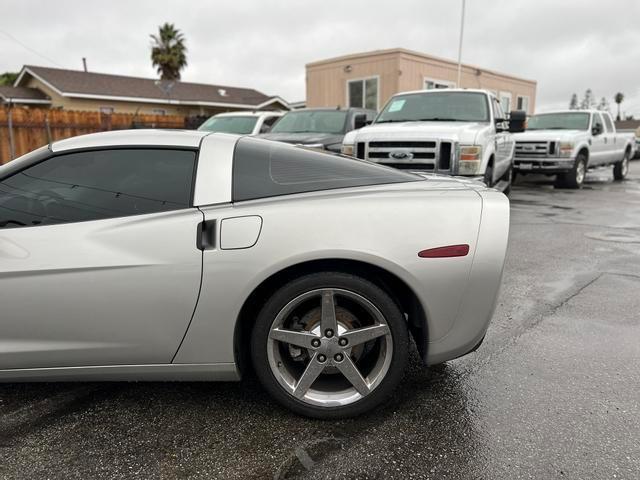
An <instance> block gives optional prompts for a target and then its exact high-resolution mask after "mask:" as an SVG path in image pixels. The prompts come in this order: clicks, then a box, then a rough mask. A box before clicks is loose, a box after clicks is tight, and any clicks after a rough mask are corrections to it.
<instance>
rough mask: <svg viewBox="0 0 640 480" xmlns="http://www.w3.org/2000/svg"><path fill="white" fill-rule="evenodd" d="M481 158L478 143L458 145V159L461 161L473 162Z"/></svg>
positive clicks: (480, 149) (480, 148)
mask: <svg viewBox="0 0 640 480" xmlns="http://www.w3.org/2000/svg"><path fill="white" fill-rule="evenodd" d="M481 159H482V147H481V146H479V145H469V146H466V147H465V146H463V147H460V160H461V161H463V162H473V161H477V160H481Z"/></svg>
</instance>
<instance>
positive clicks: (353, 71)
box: [307, 54, 399, 109]
mask: <svg viewBox="0 0 640 480" xmlns="http://www.w3.org/2000/svg"><path fill="white" fill-rule="evenodd" d="M398 60H399V58H398V56H397V55H389V54H382V55H371V56H370V57H367V58H363V59H353V60H352V59H344V60H341V61H337V62H332V63H323V64H316V65H309V66H307V107H309V108H313V107H338V106H339V107H346V106H347V82H348V81H349V80H357V79H361V78H369V77H374V76H377V77H378V78H379V80H378V109H380V108H382V106H383V105H384V104H385V103H386V101H387V100H388V99H389V97H390V96H391V95H393V94H394V93H396V92H397V91H398V69H399V65H398ZM345 68H346V69H347V70H349V71H345Z"/></svg>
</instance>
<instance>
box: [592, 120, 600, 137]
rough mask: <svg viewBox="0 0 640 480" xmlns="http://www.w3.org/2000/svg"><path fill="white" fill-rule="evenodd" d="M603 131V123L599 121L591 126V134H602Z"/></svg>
mask: <svg viewBox="0 0 640 480" xmlns="http://www.w3.org/2000/svg"><path fill="white" fill-rule="evenodd" d="M601 133H602V125H600V124H599V123H596V124H595V125H594V126H593V127H592V128H591V135H594V136H595V135H600V134H601Z"/></svg>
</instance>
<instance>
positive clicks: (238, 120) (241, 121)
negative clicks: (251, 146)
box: [198, 115, 258, 134]
mask: <svg viewBox="0 0 640 480" xmlns="http://www.w3.org/2000/svg"><path fill="white" fill-rule="evenodd" d="M257 121H258V117H253V116H248V115H238V116H224V117H223V116H219V117H211V118H210V119H209V120H207V121H206V122H204V123H203V124H202V125H200V127H199V128H198V130H204V131H206V132H221V133H239V134H247V133H252V132H253V127H255V126H256V122H257Z"/></svg>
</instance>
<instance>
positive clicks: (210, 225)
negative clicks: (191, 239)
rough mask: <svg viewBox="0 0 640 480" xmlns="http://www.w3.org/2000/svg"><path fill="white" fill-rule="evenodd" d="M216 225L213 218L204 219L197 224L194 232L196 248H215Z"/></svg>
mask: <svg viewBox="0 0 640 480" xmlns="http://www.w3.org/2000/svg"><path fill="white" fill-rule="evenodd" d="M216 225H217V222H216V221H215V220H205V221H204V222H200V223H199V224H198V228H197V232H196V247H197V248H198V250H211V249H213V248H216Z"/></svg>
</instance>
